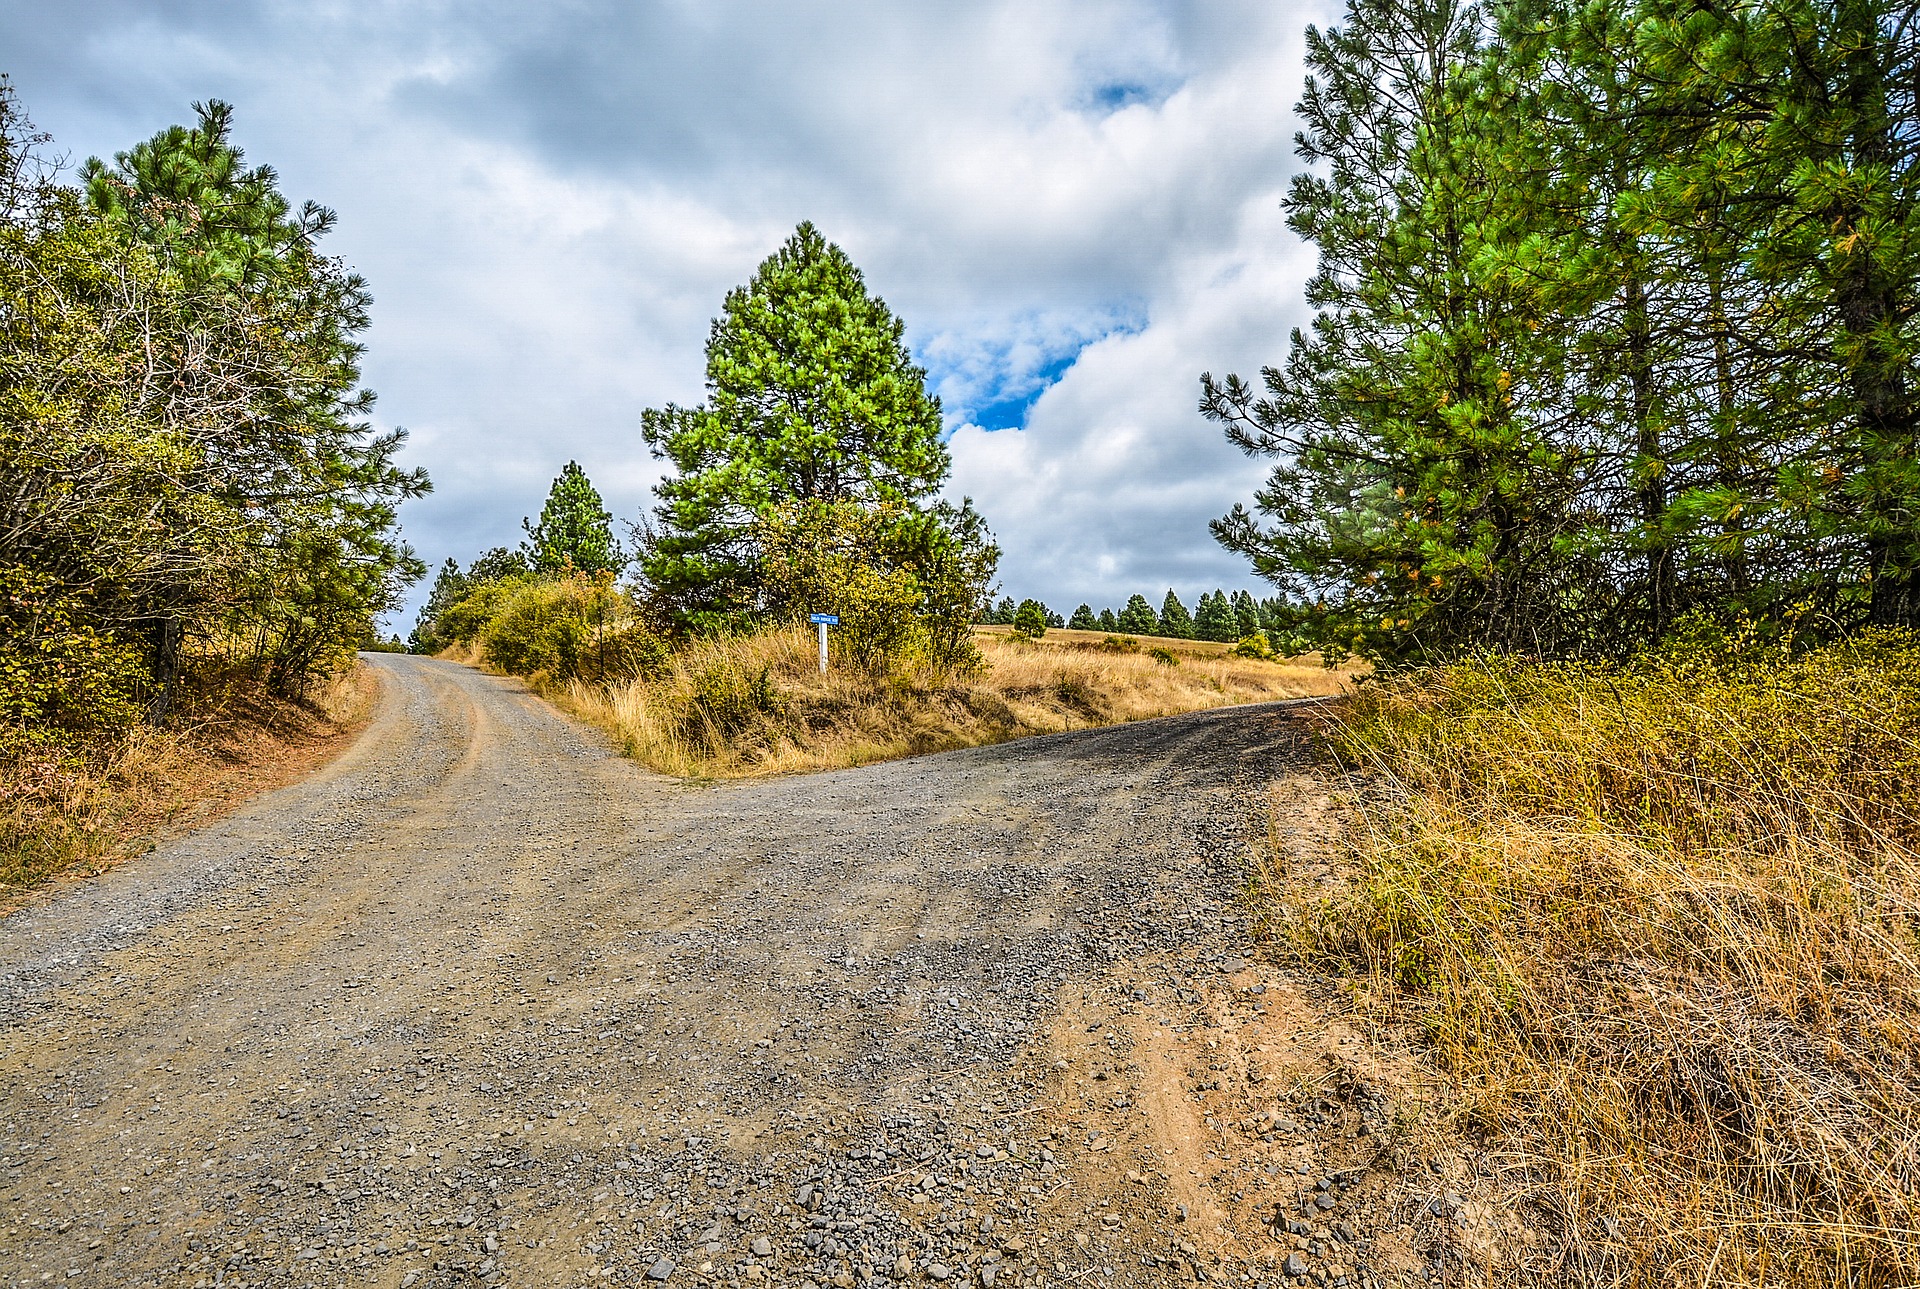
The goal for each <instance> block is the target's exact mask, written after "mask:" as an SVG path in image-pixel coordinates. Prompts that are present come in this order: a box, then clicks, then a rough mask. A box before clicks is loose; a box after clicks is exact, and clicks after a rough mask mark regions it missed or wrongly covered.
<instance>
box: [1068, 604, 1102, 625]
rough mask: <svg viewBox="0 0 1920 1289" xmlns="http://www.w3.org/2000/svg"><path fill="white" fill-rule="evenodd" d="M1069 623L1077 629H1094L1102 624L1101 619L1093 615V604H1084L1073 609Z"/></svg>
mask: <svg viewBox="0 0 1920 1289" xmlns="http://www.w3.org/2000/svg"><path fill="white" fill-rule="evenodd" d="M1067 625H1068V626H1069V627H1072V628H1073V629H1074V630H1075V631H1092V630H1094V629H1095V628H1096V627H1098V626H1099V625H1100V621H1099V619H1098V618H1095V617H1094V616H1093V606H1091V605H1087V604H1083V605H1081V606H1080V607H1079V608H1077V609H1075V610H1074V611H1073V617H1072V618H1071V619H1069V620H1068V622H1067Z"/></svg>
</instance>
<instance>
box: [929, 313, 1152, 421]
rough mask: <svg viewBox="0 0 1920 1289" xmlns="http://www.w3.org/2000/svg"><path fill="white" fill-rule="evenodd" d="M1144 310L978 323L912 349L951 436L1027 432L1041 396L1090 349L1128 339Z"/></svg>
mask: <svg viewBox="0 0 1920 1289" xmlns="http://www.w3.org/2000/svg"><path fill="white" fill-rule="evenodd" d="M1146 323H1147V318H1146V311H1145V310H1144V309H1143V308H1141V307H1139V306H1137V305H1134V306H1120V305H1116V306H1114V307H1112V308H1109V309H1105V310H1102V311H1100V312H1098V313H1091V314H1089V313H1070V314H1067V313H1030V314H1023V315H1020V316H1017V317H1014V318H1011V319H1009V318H999V319H982V320H981V321H980V322H979V323H978V324H976V325H975V326H973V327H970V328H968V329H967V330H965V331H947V332H942V333H940V334H938V335H935V336H933V337H932V338H931V339H929V340H928V341H926V343H925V344H923V345H919V346H916V349H917V351H918V352H917V353H916V355H915V356H916V357H917V358H918V359H919V361H920V362H921V363H922V364H924V365H925V367H926V369H927V383H928V385H929V386H931V387H932V389H933V391H934V392H935V393H936V394H938V395H939V396H940V402H941V407H942V409H943V410H944V411H945V412H946V419H947V425H948V428H949V431H951V430H952V429H955V428H958V427H959V426H961V425H966V424H971V425H978V426H979V427H980V428H982V429H985V430H1019V429H1025V428H1026V424H1027V416H1028V414H1029V413H1030V412H1031V411H1032V410H1033V405H1034V404H1035V403H1036V402H1038V401H1039V399H1040V396H1041V395H1042V394H1044V393H1046V392H1047V391H1048V390H1049V389H1051V388H1052V387H1053V386H1054V385H1056V384H1058V383H1059V381H1060V379H1061V377H1063V376H1065V375H1066V373H1067V371H1068V369H1070V368H1071V367H1072V366H1073V365H1074V364H1075V363H1076V362H1078V361H1080V355H1081V354H1082V353H1084V352H1085V351H1086V349H1087V347H1088V346H1089V345H1093V344H1097V343H1099V342H1100V341H1102V340H1104V339H1106V338H1107V337H1109V336H1115V335H1131V334H1133V333H1135V332H1137V331H1140V330H1142V329H1143V328H1144V327H1145V326H1146Z"/></svg>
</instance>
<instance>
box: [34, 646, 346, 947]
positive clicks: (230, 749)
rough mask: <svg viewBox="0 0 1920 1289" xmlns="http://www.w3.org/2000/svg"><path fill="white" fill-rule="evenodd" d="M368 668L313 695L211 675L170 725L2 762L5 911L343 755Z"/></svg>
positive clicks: (77, 741) (37, 749) (43, 748)
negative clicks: (66, 877)
mask: <svg viewBox="0 0 1920 1289" xmlns="http://www.w3.org/2000/svg"><path fill="white" fill-rule="evenodd" d="M376 684H377V682H376V681H375V679H374V677H373V676H372V674H371V673H370V672H369V671H367V669H366V668H364V667H361V668H356V669H354V670H353V671H352V672H350V673H348V674H346V675H342V676H338V677H335V678H333V679H332V680H329V681H326V682H323V683H322V684H320V685H319V686H317V687H316V689H315V691H314V692H313V694H312V695H311V696H310V697H309V698H308V700H307V701H306V702H304V703H295V702H291V701H289V700H287V699H284V698H278V697H275V696H274V695H272V694H270V693H268V692H267V691H266V690H265V688H264V687H263V686H261V685H260V684H259V682H258V681H255V680H252V679H249V678H246V677H243V676H224V677H222V676H217V675H216V676H207V675H203V676H201V677H199V678H198V679H197V681H196V687H195V688H194V690H193V691H192V692H190V693H188V694H187V695H185V697H184V705H183V709H182V710H181V712H180V713H179V714H178V715H176V716H175V718H173V719H172V720H170V721H169V722H168V723H167V724H166V725H165V726H164V727H154V726H145V725H142V726H137V727H135V728H134V729H132V730H130V731H128V732H126V733H124V734H119V735H115V736H113V737H111V738H96V739H92V740H88V739H86V738H84V737H76V738H74V739H73V740H71V741H69V742H66V743H62V744H57V745H56V744H45V745H38V746H36V745H31V744H29V745H27V746H23V747H19V748H17V749H16V750H15V751H14V752H13V753H12V754H11V755H8V756H6V757H4V758H0V911H4V909H6V908H7V907H8V906H9V904H11V903H13V902H14V901H16V900H17V899H18V898H19V897H20V896H21V894H22V893H24V892H25V891H26V890H28V889H29V888H31V887H33V886H36V885H38V884H40V883H42V882H44V881H46V880H47V879H49V878H52V877H56V876H59V875H61V874H68V873H79V874H89V873H96V872H99V871H100V870H102V869H104V868H106V867H108V866H110V865H112V864H114V863H116V862H118V861H119V860H121V859H124V858H126V857H127V856H129V855H132V854H137V853H139V852H140V851H142V850H145V849H147V848H148V847H150V846H151V845H152V844H153V843H154V842H155V841H156V840H158V839H162V838H165V837H167V836H171V835H174V834H177V833H179V832H182V831H185V830H187V829H189V828H192V827H196V826H199V825H200V824H203V823H206V822H208V821H209V820H211V819H212V818H214V817H215V816H216V815H217V814H219V812H220V811H221V810H223V809H225V808H226V807H228V806H230V805H233V804H235V803H237V802H239V801H242V800H244V799H245V798H247V797H249V796H252V795H253V794H255V793H258V792H262V791H267V790H270V789H272V788H276V787H280V786H282V785H284V784H286V783H290V782H292V781H294V780H295V779H298V778H299V777H301V776H302V775H303V774H306V773H308V772H310V771H311V770H313V769H314V768H316V767H317V766H318V765H320V764H322V763H324V762H325V761H326V760H328V759H329V758H330V757H331V756H332V755H334V754H335V753H337V752H338V751H340V750H341V749H342V748H343V747H344V746H345V743H346V741H347V740H348V739H349V738H350V736H351V735H352V734H353V733H354V732H355V731H356V730H358V728H359V727H360V726H361V725H362V724H363V723H364V721H365V718H366V716H367V715H368V714H369V713H370V711H371V709H372V704H373V697H374V693H375V685H376Z"/></svg>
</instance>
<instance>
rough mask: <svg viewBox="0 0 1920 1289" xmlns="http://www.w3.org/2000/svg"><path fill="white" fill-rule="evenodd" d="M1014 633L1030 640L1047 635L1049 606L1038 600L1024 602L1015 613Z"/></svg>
mask: <svg viewBox="0 0 1920 1289" xmlns="http://www.w3.org/2000/svg"><path fill="white" fill-rule="evenodd" d="M1013 633H1014V634H1015V635H1020V636H1025V637H1026V638H1027V639H1029V640H1038V639H1039V638H1040V637H1041V636H1043V635H1045V634H1047V606H1046V605H1044V604H1042V603H1040V601H1038V600H1022V601H1021V602H1020V607H1019V608H1018V609H1015V610H1014V613H1013Z"/></svg>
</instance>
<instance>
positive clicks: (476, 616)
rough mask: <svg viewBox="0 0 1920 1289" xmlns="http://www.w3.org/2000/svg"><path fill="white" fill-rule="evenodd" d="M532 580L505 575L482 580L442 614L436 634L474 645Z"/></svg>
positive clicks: (458, 642) (436, 635)
mask: <svg viewBox="0 0 1920 1289" xmlns="http://www.w3.org/2000/svg"><path fill="white" fill-rule="evenodd" d="M530 580H531V579H529V578H526V577H503V578H499V579H497V580H495V581H491V582H482V583H481V584H480V585H479V586H476V587H474V588H473V589H472V590H471V591H469V592H467V594H466V595H465V596H464V597H463V598H462V599H461V600H459V601H458V602H457V603H455V604H452V605H450V606H448V607H447V608H446V609H445V610H444V611H443V612H442V613H441V614H440V616H439V618H438V619H436V621H435V623H434V628H435V629H434V635H435V637H436V638H437V639H439V640H443V641H448V642H451V643H453V644H461V645H470V644H472V643H473V642H474V641H475V640H477V639H479V637H480V633H481V632H482V631H485V630H486V629H487V624H489V623H490V622H492V621H493V619H494V616H495V615H496V614H498V613H499V612H500V610H501V608H502V607H503V606H504V605H505V604H506V602H507V601H508V600H509V599H511V598H512V597H513V596H514V595H515V594H517V593H518V592H519V590H520V588H522V587H524V586H526V585H528V584H529V582H530Z"/></svg>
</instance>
